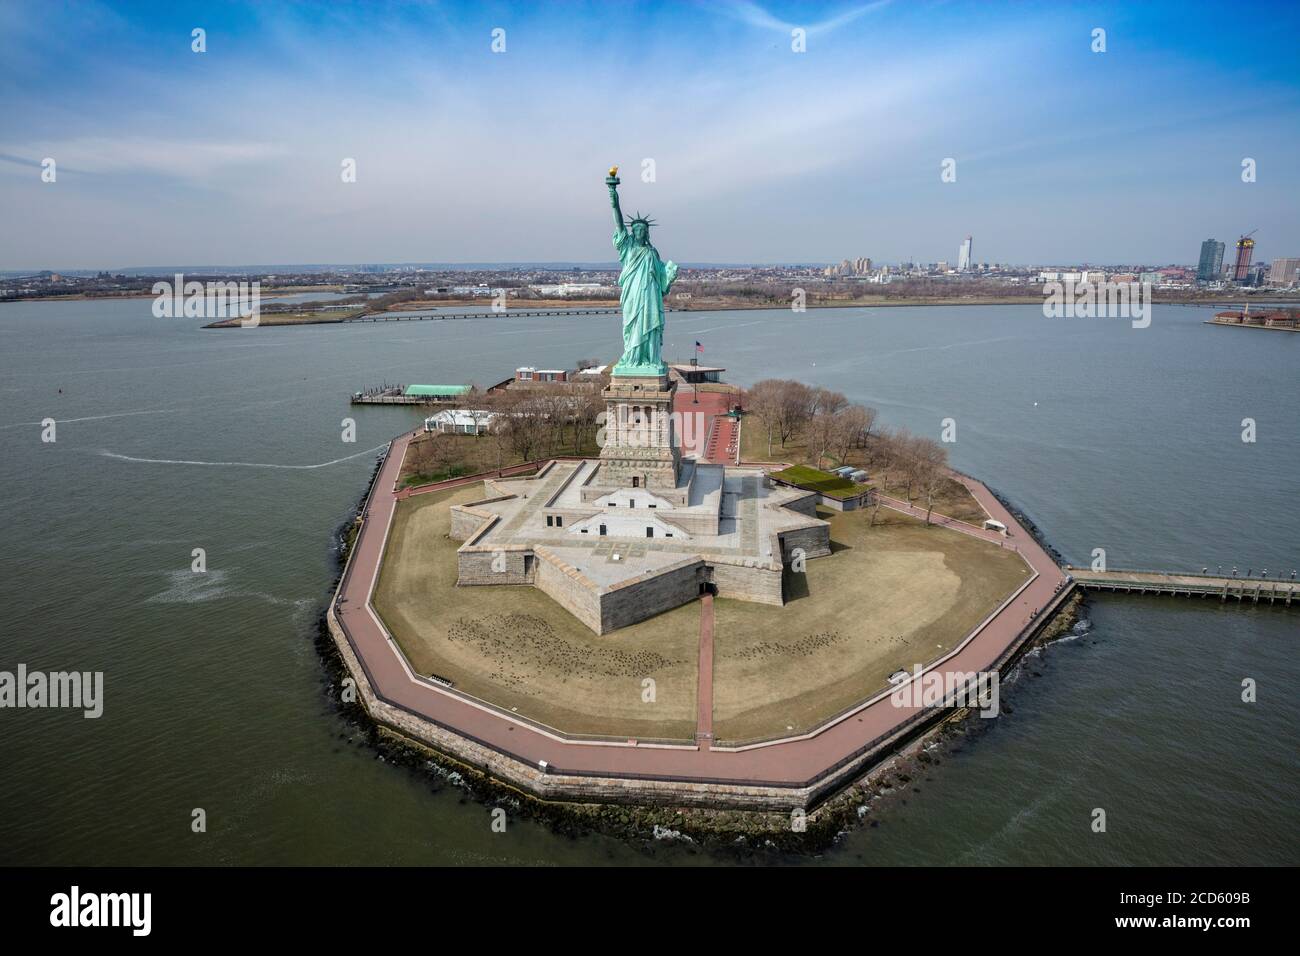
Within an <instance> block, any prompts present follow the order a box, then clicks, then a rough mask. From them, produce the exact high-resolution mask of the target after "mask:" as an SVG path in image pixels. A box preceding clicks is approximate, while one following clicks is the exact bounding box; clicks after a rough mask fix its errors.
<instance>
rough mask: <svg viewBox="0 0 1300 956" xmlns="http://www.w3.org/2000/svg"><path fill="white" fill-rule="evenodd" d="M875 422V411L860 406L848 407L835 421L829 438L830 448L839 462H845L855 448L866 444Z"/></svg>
mask: <svg viewBox="0 0 1300 956" xmlns="http://www.w3.org/2000/svg"><path fill="white" fill-rule="evenodd" d="M875 421H876V410H875V409H874V408H866V407H864V406H862V405H850V406H849V407H848V408H846V409H844V410H843V411H842V412H840V414H839V415H838V416H836V420H835V431H834V434H833V435H832V436H831V443H832V448H833V450H834V451H835V456H836V457H837V458H839V460H840V461H842V462H843V461H847V460H848V457H849V454H850V453H851V452H852V451H853V449H855V448H861V447H863V446H864V445H865V444H866V443H867V435H868V433H869V432H870V431H871V428H872V426H873V425H874V424H875Z"/></svg>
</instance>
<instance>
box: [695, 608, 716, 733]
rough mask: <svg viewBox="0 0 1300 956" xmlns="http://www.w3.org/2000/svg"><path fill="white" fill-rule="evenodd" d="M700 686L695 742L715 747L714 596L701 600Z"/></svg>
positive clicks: (697, 696) (696, 699)
mask: <svg viewBox="0 0 1300 956" xmlns="http://www.w3.org/2000/svg"><path fill="white" fill-rule="evenodd" d="M699 673H700V685H699V691H698V693H697V695H696V698H695V701H696V708H697V710H698V714H699V715H698V716H697V717H696V719H695V742H696V743H697V744H699V745H700V746H701V747H712V746H713V595H712V594H705V595H704V596H702V597H701V598H700V666H699Z"/></svg>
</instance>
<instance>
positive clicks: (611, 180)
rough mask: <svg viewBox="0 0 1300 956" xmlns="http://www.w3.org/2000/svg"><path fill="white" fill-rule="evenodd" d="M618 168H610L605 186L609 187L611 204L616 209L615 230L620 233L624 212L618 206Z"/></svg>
mask: <svg viewBox="0 0 1300 956" xmlns="http://www.w3.org/2000/svg"><path fill="white" fill-rule="evenodd" d="M618 184H619V178H618V167H617V166H611V167H609V175H608V176H606V177H605V185H606V186H608V187H609V204H610V205H611V206H613V207H614V228H615V229H616V230H618V231H619V232H622V231H623V210H622V208H621V207H620V206H619V204H618Z"/></svg>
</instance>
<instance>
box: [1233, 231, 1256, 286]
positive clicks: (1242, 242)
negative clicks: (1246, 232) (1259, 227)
mask: <svg viewBox="0 0 1300 956" xmlns="http://www.w3.org/2000/svg"><path fill="white" fill-rule="evenodd" d="M1254 252H1255V240H1254V239H1251V238H1250V237H1249V236H1242V237H1241V238H1240V239H1238V240H1237V263H1236V265H1234V266H1233V267H1232V278H1233V279H1234V280H1235V281H1237V282H1245V281H1246V280H1247V279H1249V278H1250V257H1251V256H1252V255H1253V254H1254Z"/></svg>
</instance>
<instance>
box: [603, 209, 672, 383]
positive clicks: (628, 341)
mask: <svg viewBox="0 0 1300 956" xmlns="http://www.w3.org/2000/svg"><path fill="white" fill-rule="evenodd" d="M614 248H615V249H617V250H618V261H619V262H620V263H621V264H622V271H621V272H620V273H619V276H618V285H619V296H618V299H619V305H620V306H621V308H622V312H623V358H622V359H621V360H620V361H619V363H618V366H616V367H615V369H614V372H615V374H617V373H618V371H619V369H620V368H623V369H634V368H635V369H639V370H641V371H643V372H646V371H649V370H650V369H651V368H653V369H654V374H658V372H659V371H660V370H661V369H662V368H663V360H662V359H661V358H660V351H661V349H662V348H663V341H664V296H665V295H667V294H668V290H669V288H671V287H672V284H673V280H674V279H676V278H677V264H676V263H675V262H669V263H667V264H665V263H664V261H663V260H662V259H660V258H659V253H658V251H657V250H656V249H655V247H654V246H652V245H650V244H649V243H646V244H645V245H644V246H642V245H638V244H637V242H636V240H635V239H633V238H632V233H631V232H630V231H629V230H626V229H620V230H619V231H618V232H616V233H614Z"/></svg>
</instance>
